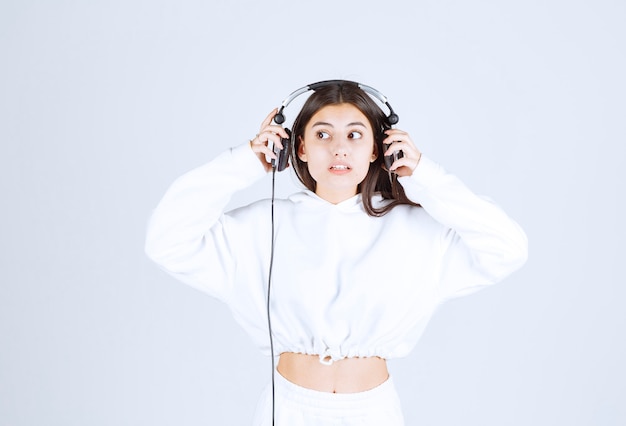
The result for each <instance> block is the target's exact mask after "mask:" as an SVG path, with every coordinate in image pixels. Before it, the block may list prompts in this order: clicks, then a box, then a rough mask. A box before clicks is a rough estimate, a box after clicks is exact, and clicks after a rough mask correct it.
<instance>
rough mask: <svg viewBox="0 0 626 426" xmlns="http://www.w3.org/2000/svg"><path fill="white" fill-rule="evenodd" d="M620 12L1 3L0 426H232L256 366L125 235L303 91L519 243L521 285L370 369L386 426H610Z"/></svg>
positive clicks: (458, 6) (132, 0)
mask: <svg viewBox="0 0 626 426" xmlns="http://www.w3.org/2000/svg"><path fill="white" fill-rule="evenodd" d="M625 12H626V6H625V4H624V3H623V2H620V1H618V0H615V1H610V0H597V1H593V2H592V1H565V0H561V1H559V0H543V1H536V0H526V1H509V2H498V1H488V0H479V1H473V2H465V1H458V0H448V1H408V0H405V1H396V0H388V1H385V2H381V1H371V0H360V1H357V0H350V1H340V0H335V1H328V0H318V1H315V2H304V1H298V0H291V1H287V0H285V1H274V2H256V1H247V2H241V1H225V0H219V1H218V0H214V1H198V0H182V1H176V2H174V1H172V2H166V1H164V0H153V1H140V0H124V1H121V0H109V1H89V2H87V1H85V2H77V1H69V0H65V1H63V0H57V1H47V2H46V1H35V0H20V1H17V0H5V1H4V2H2V3H1V4H0V197H1V200H2V204H1V206H2V208H1V209H0V219H1V220H0V223H1V225H0V231H1V237H0V267H1V269H2V274H1V278H0V280H1V283H0V425H2V426H9V425H10V426H22V425H63V426H68V425H92V426H99V425H116V426H119V425H148V424H149V425H154V426H157V425H214V424H215V425H217V424H220V425H222V424H228V425H231V424H232V425H240V424H241V425H243V424H248V422H249V421H250V419H251V416H252V412H253V410H254V404H255V402H256V399H257V396H258V394H259V392H260V391H261V388H262V387H263V386H264V385H265V383H266V382H267V380H269V372H270V367H269V360H268V359H266V358H264V357H263V356H261V355H260V354H259V353H257V351H256V349H255V348H254V347H253V346H252V344H251V343H250V342H249V341H248V339H247V337H246V336H245V335H244V334H243V332H242V331H241V330H240V329H239V328H238V326H237V325H236V324H235V323H234V321H233V320H232V318H231V316H230V314H229V312H228V310H227V309H226V308H225V307H224V306H222V305H220V304H219V303H217V302H215V301H214V300H212V299H210V298H208V297H205V296H203V295H202V294H201V293H199V292H197V291H195V290H192V289H190V288H187V287H185V286H184V285H182V284H179V283H178V282H176V281H174V280H173V279H171V278H170V277H168V276H166V275H165V274H163V273H162V272H160V271H159V270H158V269H157V268H156V267H155V266H154V265H152V264H151V263H150V262H149V261H148V260H147V259H146V258H145V256H144V254H143V238H144V231H145V225H146V220H147V217H148V215H149V213H150V211H151V209H152V208H153V207H154V206H155V205H156V203H157V201H158V200H159V198H160V196H161V195H162V193H163V192H164V191H165V189H166V187H167V185H168V184H169V183H170V182H171V181H172V180H173V179H174V178H175V177H176V176H178V175H179V174H181V173H183V172H184V171H186V170H188V169H190V168H192V167H195V166H197V165H199V164H201V163H203V162H205V161H207V160H209V159H211V158H212V157H214V156H215V155H216V154H217V153H219V152H221V151H222V150H224V149H225V148H227V147H229V146H231V145H235V144H239V143H242V142H245V141H247V140H248V139H249V138H251V137H252V136H253V135H254V134H255V133H256V132H257V129H258V125H259V123H260V121H261V120H262V119H263V117H265V115H266V114H267V113H268V112H269V110H271V109H272V108H273V107H274V106H276V105H277V104H278V103H279V102H280V101H281V100H282V99H283V98H284V97H285V96H286V95H287V94H288V93H290V92H291V91H292V90H294V89H296V88H298V87H300V86H302V85H304V84H307V83H311V82H314V81H318V80H324V79H329V78H348V79H353V80H357V81H360V82H363V83H366V84H369V85H371V86H374V87H376V88H378V89H379V90H381V91H382V92H383V93H385V94H386V95H387V96H388V97H389V98H390V100H391V103H392V105H393V106H394V108H395V109H396V110H397V112H398V114H399V115H400V127H401V128H403V129H405V130H407V131H409V132H410V133H411V134H412V136H413V138H414V140H415V141H417V144H418V146H419V147H420V149H422V150H423V151H424V152H425V153H426V154H427V155H429V156H430V157H431V158H434V159H435V160H437V161H439V162H440V163H442V164H443V165H444V166H445V167H446V168H447V169H448V170H450V171H452V172H454V173H456V174H457V175H459V176H461V177H462V178H463V179H464V180H465V181H466V182H467V183H468V185H469V186H470V187H472V188H473V189H474V190H475V191H476V192H479V193H484V194H488V195H489V196H491V197H492V198H494V199H495V200H497V201H498V203H499V204H501V205H502V206H504V207H505V209H506V210H507V211H508V212H509V213H510V214H511V215H512V216H513V217H514V218H516V219H517V220H518V221H519V222H520V223H521V224H522V225H523V227H524V228H525V229H526V231H527V233H528V235H529V238H530V260H529V263H528V264H527V265H526V267H525V268H524V269H522V270H521V271H519V272H517V273H516V274H514V275H513V276H511V277H510V278H508V279H507V280H506V281H505V282H504V283H502V284H501V285H499V286H496V287H493V288H491V289H489V290H485V291H483V292H481V293H478V294H476V295H473V296H470V297H467V298H464V299H459V300H455V301H453V302H450V303H449V304H447V305H445V306H444V307H443V308H442V309H441V310H440V311H439V312H438V313H437V314H436V316H435V317H434V319H433V321H432V323H431V326H430V328H429V329H428V331H427V333H426V335H425V336H424V338H423V340H422V341H421V342H420V344H419V345H418V347H417V349H416V350H415V351H414V353H413V354H412V355H411V356H410V357H409V358H406V359H402V360H395V361H391V362H390V366H391V369H392V374H394V376H395V377H396V381H397V383H398V386H399V391H400V393H401V396H402V400H403V403H404V408H405V412H406V418H407V422H408V424H415V425H429V426H437V425H442V426H444V425H446V426H447V425H459V424H463V425H466V426H470V425H480V426H489V425H511V426H517V425H520V426H521V425H527V424H533V425H546V426H547V425H565V424H567V425H570V426H574V425H621V424H624V423H625V422H626V408H625V405H624V404H623V402H624V396H625V395H626V385H625V383H626V374H625V369H624V367H623V360H624V359H626V350H625V344H624V328H625V327H624V326H625V322H626V316H625V314H624V308H623V300H624V299H625V297H626V290H625V289H624V285H625V283H626V279H625V274H624V272H623V269H622V267H621V266H622V265H620V264H621V263H623V262H624V258H625V256H624V254H625V250H624V248H623V244H622V243H623V241H624V237H626V235H625V227H624V225H623V223H622V217H623V216H624V214H625V213H626V211H625V209H624V200H623V197H624V192H625V191H624V183H623V182H625V181H626V180H625V179H624V178H625V176H624V175H625V173H624V172H623V167H624V166H623V165H624V162H625V156H624V143H625V142H626V140H625V139H626V138H625V136H626V126H625V124H624V122H625V121H624V118H625V117H626V107H625V102H624V99H625V98H626V85H625V84H624V77H623V76H624V75H626V66H625V65H626V59H625V53H624V52H625V51H626V50H625V48H626V46H625V45H626V43H625V30H624V25H623V21H624V16H626V14H625ZM288 112H289V114H290V117H291V118H293V117H294V116H295V115H296V113H297V110H294V109H292V110H290V111H288ZM280 180H281V181H280V182H279V185H280V192H281V193H288V192H290V191H292V190H293V188H294V187H293V185H292V180H291V179H290V178H289V177H288V175H281V176H280ZM269 184H270V183H269V180H266V181H264V182H262V183H261V184H260V185H257V186H255V187H254V188H252V189H250V190H249V191H247V192H246V193H245V194H241V196H239V197H237V199H236V201H235V203H244V202H247V201H250V200H252V199H256V198H259V197H265V196H267V195H269Z"/></svg>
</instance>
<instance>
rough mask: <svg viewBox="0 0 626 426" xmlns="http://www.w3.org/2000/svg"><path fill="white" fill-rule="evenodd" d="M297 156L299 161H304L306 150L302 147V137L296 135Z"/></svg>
mask: <svg viewBox="0 0 626 426" xmlns="http://www.w3.org/2000/svg"><path fill="white" fill-rule="evenodd" d="M298 158H299V159H300V161H303V162H305V163H306V151H305V149H304V139H302V136H298Z"/></svg>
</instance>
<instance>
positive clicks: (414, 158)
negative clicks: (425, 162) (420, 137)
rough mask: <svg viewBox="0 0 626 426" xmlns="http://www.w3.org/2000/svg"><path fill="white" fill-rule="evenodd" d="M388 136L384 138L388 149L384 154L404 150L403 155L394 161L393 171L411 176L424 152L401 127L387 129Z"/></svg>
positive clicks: (399, 174)
mask: <svg viewBox="0 0 626 426" xmlns="http://www.w3.org/2000/svg"><path fill="white" fill-rule="evenodd" d="M385 134H386V135H387V137H386V138H385V140H383V146H387V147H388V149H387V151H385V153H384V155H385V156H388V155H393V153H394V152H396V151H402V154H403V157H402V158H399V159H397V160H396V161H394V163H393V164H392V165H391V171H392V172H394V173H396V174H397V175H398V176H411V175H412V174H413V171H414V170H415V168H416V167H417V165H418V164H419V162H420V158H422V153H421V152H420V150H419V149H417V147H416V146H415V144H414V143H413V140H412V139H411V137H410V136H409V134H408V133H407V132H403V131H402V130H399V129H389V130H386V131H385Z"/></svg>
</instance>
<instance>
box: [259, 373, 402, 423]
mask: <svg viewBox="0 0 626 426" xmlns="http://www.w3.org/2000/svg"><path fill="white" fill-rule="evenodd" d="M274 381H275V394H276V415H275V423H274V424H275V426H330V425H332V426H351V425H360V426H369V425H371V426H381V425H385V426H403V425H404V418H403V416H402V409H401V408H400V400H399V399H398V394H397V393H396V389H395V387H394V384H393V381H392V380H391V377H390V378H389V379H387V381H386V382H384V383H383V384H381V385H380V386H377V387H375V388H374V389H371V390H368V391H365V392H358V393H330V392H319V391H315V390H311V389H306V388H303V387H301V386H298V385H296V384H294V383H291V382H289V381H288V380H287V379H285V378H284V377H283V376H281V375H280V374H279V373H278V372H276V373H275V377H274ZM253 425H254V426H271V425H272V384H271V383H270V384H269V385H268V386H267V387H266V388H265V390H264V391H263V394H262V395H261V398H260V400H259V404H258V406H257V410H256V415H255V419H254V423H253Z"/></svg>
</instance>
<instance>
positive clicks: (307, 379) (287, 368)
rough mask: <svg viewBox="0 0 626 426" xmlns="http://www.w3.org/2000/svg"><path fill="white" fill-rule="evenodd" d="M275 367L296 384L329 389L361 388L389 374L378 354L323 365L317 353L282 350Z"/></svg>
mask: <svg viewBox="0 0 626 426" xmlns="http://www.w3.org/2000/svg"><path fill="white" fill-rule="evenodd" d="M277 369H278V372H279V373H280V375H281V376H283V377H284V378H285V379H287V380H288V381H290V382H292V383H295V384H296V385H298V386H302V387H303V388H307V389H313V390H317V391H321V392H332V393H356V392H363V391H366V390H370V389H373V388H375V387H376V386H378V385H380V384H382V383H384V382H385V381H386V380H387V379H388V378H389V372H388V370H387V362H386V361H385V360H384V359H382V358H378V357H368V358H345V359H341V360H338V361H335V362H333V363H332V364H330V365H325V364H322V363H321V362H320V358H319V356H317V355H305V354H298V353H293V352H284V353H282V354H281V355H280V359H279V361H278V367H277Z"/></svg>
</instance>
